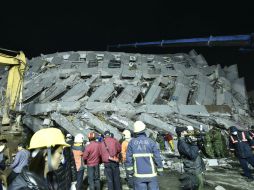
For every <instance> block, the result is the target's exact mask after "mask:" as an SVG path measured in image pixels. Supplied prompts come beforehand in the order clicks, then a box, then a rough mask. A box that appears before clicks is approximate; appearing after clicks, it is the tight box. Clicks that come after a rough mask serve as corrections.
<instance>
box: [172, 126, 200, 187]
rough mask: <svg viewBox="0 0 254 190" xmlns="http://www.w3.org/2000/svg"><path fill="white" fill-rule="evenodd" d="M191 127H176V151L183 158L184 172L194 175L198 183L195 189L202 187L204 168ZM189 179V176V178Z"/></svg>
mask: <svg viewBox="0 0 254 190" xmlns="http://www.w3.org/2000/svg"><path fill="white" fill-rule="evenodd" d="M193 131H194V129H193V127H192V126H188V127H177V128H176V134H177V136H178V144H177V147H178V151H179V153H180V156H181V158H182V160H183V167H184V172H185V173H186V174H187V175H189V176H195V177H196V179H197V181H198V184H197V186H198V187H197V190H203V189H204V179H203V172H204V170H205V165H204V162H203V160H202V158H201V156H200V152H201V150H200V149H199V147H198V145H197V142H196V140H195V137H194V136H193ZM190 179H191V178H190Z"/></svg>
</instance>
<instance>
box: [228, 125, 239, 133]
mask: <svg viewBox="0 0 254 190" xmlns="http://www.w3.org/2000/svg"><path fill="white" fill-rule="evenodd" d="M229 130H230V133H234V132H237V131H238V129H237V128H236V127H235V126H231V127H229Z"/></svg>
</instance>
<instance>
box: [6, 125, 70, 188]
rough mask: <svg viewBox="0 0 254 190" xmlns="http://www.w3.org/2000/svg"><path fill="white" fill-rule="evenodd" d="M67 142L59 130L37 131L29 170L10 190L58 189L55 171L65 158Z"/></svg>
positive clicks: (31, 147)
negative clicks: (64, 150)
mask: <svg viewBox="0 0 254 190" xmlns="http://www.w3.org/2000/svg"><path fill="white" fill-rule="evenodd" d="M69 146H70V145H69V144H67V143H66V142H65V139H64V135H63V133H62V132H61V131H60V130H59V129H57V128H45V129H41V130H39V131H37V132H36V133H35V134H34V135H33V136H32V138H31V141H30V146H29V149H30V150H33V153H32V156H33V157H32V159H31V161H30V163H29V166H28V169H27V168H23V170H22V172H21V173H20V174H19V175H18V176H17V177H16V178H15V179H14V180H13V182H12V183H11V184H10V186H9V187H8V190H24V189H26V190H28V189H31V190H35V189H38V190H39V189H45V190H53V189H59V188H58V181H57V180H56V178H55V176H54V173H53V171H55V170H56V169H58V167H59V165H60V163H61V160H62V158H63V155H62V152H63V149H64V147H69Z"/></svg>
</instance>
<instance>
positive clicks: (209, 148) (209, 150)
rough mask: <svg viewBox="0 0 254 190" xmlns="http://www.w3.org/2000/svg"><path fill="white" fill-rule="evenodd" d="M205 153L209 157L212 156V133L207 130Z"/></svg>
mask: <svg viewBox="0 0 254 190" xmlns="http://www.w3.org/2000/svg"><path fill="white" fill-rule="evenodd" d="M204 148H205V153H206V155H207V156H208V157H209V158H214V153H213V146H212V134H211V132H210V131H209V132H207V133H206V135H205V143H204Z"/></svg>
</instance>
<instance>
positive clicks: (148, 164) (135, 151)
mask: <svg viewBox="0 0 254 190" xmlns="http://www.w3.org/2000/svg"><path fill="white" fill-rule="evenodd" d="M126 167H127V171H128V172H129V173H130V174H133V176H134V189H142V190H143V189H144V190H145V189H153V190H157V189H159V186H158V181H157V171H158V172H162V171H163V166H162V161H161V156H160V152H159V149H158V146H157V145H156V143H155V142H154V141H153V140H152V139H150V138H148V137H146V135H145V134H143V133H142V134H139V135H138V137H137V138H133V139H132V140H131V141H130V142H129V144H128V149H127V154H126Z"/></svg>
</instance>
